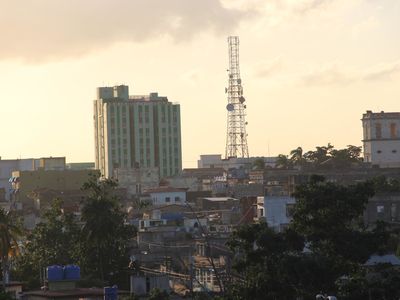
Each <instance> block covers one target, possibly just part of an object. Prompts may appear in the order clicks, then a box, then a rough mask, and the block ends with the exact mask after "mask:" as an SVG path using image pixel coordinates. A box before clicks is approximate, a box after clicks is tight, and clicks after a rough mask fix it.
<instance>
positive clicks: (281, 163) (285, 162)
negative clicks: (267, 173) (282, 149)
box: [275, 154, 293, 169]
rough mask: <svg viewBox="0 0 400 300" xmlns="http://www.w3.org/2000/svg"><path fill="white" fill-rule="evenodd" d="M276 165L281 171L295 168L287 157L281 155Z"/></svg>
mask: <svg viewBox="0 0 400 300" xmlns="http://www.w3.org/2000/svg"><path fill="white" fill-rule="evenodd" d="M275 165H276V167H277V168H280V169H290V168H292V167H293V163H292V161H291V160H290V159H289V158H288V157H287V155H284V154H279V155H278V158H277V159H276V162H275Z"/></svg>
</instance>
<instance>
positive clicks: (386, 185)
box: [372, 175, 400, 193]
mask: <svg viewBox="0 0 400 300" xmlns="http://www.w3.org/2000/svg"><path fill="white" fill-rule="evenodd" d="M372 184H373V186H374V190H375V192H376V193H393V192H400V181H399V180H398V179H395V178H386V177H385V176H383V175H382V176H377V177H375V178H373V179H372Z"/></svg>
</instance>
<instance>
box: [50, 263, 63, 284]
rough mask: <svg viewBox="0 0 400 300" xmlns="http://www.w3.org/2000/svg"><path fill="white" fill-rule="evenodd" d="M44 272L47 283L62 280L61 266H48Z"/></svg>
mask: <svg viewBox="0 0 400 300" xmlns="http://www.w3.org/2000/svg"><path fill="white" fill-rule="evenodd" d="M46 271H47V280H48V281H59V280H63V279H64V270H63V267H61V266H57V265H53V266H49V267H47V269H46Z"/></svg>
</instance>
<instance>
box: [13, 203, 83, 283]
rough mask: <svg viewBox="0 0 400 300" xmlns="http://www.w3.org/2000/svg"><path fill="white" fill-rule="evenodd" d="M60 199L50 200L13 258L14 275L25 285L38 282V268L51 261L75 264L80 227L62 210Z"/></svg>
mask: <svg viewBox="0 0 400 300" xmlns="http://www.w3.org/2000/svg"><path fill="white" fill-rule="evenodd" d="M62 204H63V202H62V201H61V200H58V199H56V200H54V202H53V203H52V206H51V208H50V210H48V211H47V212H46V213H45V214H44V216H43V219H42V222H41V223H39V224H38V225H37V226H36V227H35V229H34V230H33V231H32V232H31V233H30V234H29V235H28V236H27V239H26V243H25V245H24V251H23V255H22V256H21V257H20V258H19V259H18V261H17V268H16V277H17V279H19V280H24V281H26V283H27V286H28V287H32V288H33V287H37V286H38V285H39V284H40V278H39V274H40V270H41V268H45V267H46V266H50V265H54V264H63V265H65V264H71V263H77V262H78V261H79V259H80V252H79V250H80V249H79V243H78V241H79V236H80V227H79V226H78V225H77V224H76V221H75V220H74V217H73V215H72V214H68V213H63V212H62V209H61V207H62Z"/></svg>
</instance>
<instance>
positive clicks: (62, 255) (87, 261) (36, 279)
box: [15, 177, 135, 288]
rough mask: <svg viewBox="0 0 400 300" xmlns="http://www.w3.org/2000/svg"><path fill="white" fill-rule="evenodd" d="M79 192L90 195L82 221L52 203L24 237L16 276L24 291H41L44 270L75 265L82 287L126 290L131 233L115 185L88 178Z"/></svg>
mask: <svg viewBox="0 0 400 300" xmlns="http://www.w3.org/2000/svg"><path fill="white" fill-rule="evenodd" d="M83 188H84V189H85V190H86V191H87V192H88V196H87V197H86V198H85V199H84V200H83V203H82V206H83V207H82V215H81V218H80V219H76V217H75V216H74V215H73V214H71V213H65V212H63V210H62V204H63V203H62V201H60V200H55V201H54V202H53V203H52V206H51V209H50V210H48V211H47V212H46V213H45V214H44V216H43V219H42V222H41V223H40V224H38V225H37V226H36V227H35V229H34V230H33V231H32V232H31V233H30V234H29V235H28V236H27V238H26V243H25V245H24V249H23V255H22V256H21V257H20V258H19V259H18V262H17V266H16V270H15V275H16V278H17V279H19V280H21V281H25V282H26V283H27V285H28V287H37V286H39V284H40V276H39V275H40V271H41V269H43V268H45V267H47V266H50V265H54V264H59V265H66V264H77V265H79V266H80V268H81V274H82V279H83V280H82V282H83V285H85V282H86V283H87V284H88V285H89V286H92V285H93V284H95V285H101V286H104V285H108V284H118V286H120V287H123V288H127V285H128V276H127V274H126V270H127V267H128V264H129V253H128V251H129V247H130V241H131V240H132V238H133V237H134V235H135V230H134V227H133V226H131V225H129V224H126V221H125V219H126V215H125V213H124V212H123V211H122V209H121V207H120V205H119V200H118V199H117V197H116V196H115V188H116V183H115V182H114V181H112V180H99V179H98V178H97V177H92V178H91V179H90V180H89V181H88V182H87V183H85V185H84V187H83Z"/></svg>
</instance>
